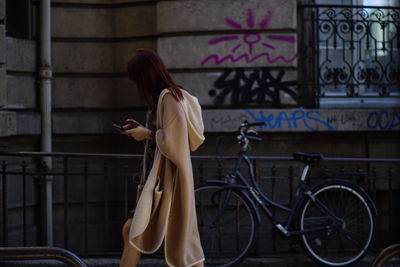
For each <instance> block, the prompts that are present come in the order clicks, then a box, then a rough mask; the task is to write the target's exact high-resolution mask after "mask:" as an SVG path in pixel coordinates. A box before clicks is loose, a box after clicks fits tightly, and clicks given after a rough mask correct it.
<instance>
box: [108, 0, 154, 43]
mask: <svg viewBox="0 0 400 267" xmlns="http://www.w3.org/2000/svg"><path fill="white" fill-rule="evenodd" d="M148 2H149V1H148ZM156 16H157V12H156V5H155V3H152V2H149V5H138V6H130V7H119V8H115V9H113V30H114V37H117V38H118V37H134V36H149V35H155V34H156V33H157V25H156V23H157V17H156Z"/></svg>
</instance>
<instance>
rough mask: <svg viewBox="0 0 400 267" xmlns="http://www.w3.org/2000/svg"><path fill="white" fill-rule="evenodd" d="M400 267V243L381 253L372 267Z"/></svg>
mask: <svg viewBox="0 0 400 267" xmlns="http://www.w3.org/2000/svg"><path fill="white" fill-rule="evenodd" d="M391 266H393V267H394V266H400V243H398V244H393V245H391V246H388V247H387V248H385V249H384V250H382V251H381V253H379V255H378V256H377V257H376V259H375V260H374V262H373V263H372V267H391Z"/></svg>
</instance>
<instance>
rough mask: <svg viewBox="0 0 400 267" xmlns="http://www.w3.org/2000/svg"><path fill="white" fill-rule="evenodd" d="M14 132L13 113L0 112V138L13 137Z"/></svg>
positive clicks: (14, 121) (14, 118)
mask: <svg viewBox="0 0 400 267" xmlns="http://www.w3.org/2000/svg"><path fill="white" fill-rule="evenodd" d="M16 132H17V130H16V117H15V112H8V111H0V136H9V135H15V134H16Z"/></svg>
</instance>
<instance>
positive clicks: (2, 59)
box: [0, 7, 6, 66]
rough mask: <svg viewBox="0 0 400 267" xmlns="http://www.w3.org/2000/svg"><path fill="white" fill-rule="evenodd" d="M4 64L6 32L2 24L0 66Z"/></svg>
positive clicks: (0, 31) (0, 30)
mask: <svg viewBox="0 0 400 267" xmlns="http://www.w3.org/2000/svg"><path fill="white" fill-rule="evenodd" d="M0 8H1V7H0ZM0 20H1V17H0ZM4 63H6V32H5V26H4V24H0V66H2V65H3V64H4Z"/></svg>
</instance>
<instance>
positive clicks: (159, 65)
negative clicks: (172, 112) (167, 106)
mask: <svg viewBox="0 0 400 267" xmlns="http://www.w3.org/2000/svg"><path fill="white" fill-rule="evenodd" d="M127 71H128V76H129V79H131V80H132V81H134V82H135V83H136V87H137V89H138V91H139V94H140V97H141V98H142V100H144V101H145V103H146V104H147V107H148V108H149V109H150V110H151V111H153V112H155V111H156V110H157V102H158V97H159V95H160V93H161V91H162V90H163V89H164V88H168V89H169V90H170V91H171V93H172V95H173V96H174V97H175V99H176V100H178V101H179V100H182V99H183V95H182V92H181V90H182V89H184V88H183V87H181V86H179V85H177V84H176V83H174V81H173V80H172V78H171V75H170V74H169V72H168V70H167V69H166V67H165V65H164V63H163V62H162V60H161V58H160V57H159V56H158V55H157V54H156V52H154V51H153V50H151V49H148V48H139V49H136V52H135V54H134V55H133V57H132V58H131V59H130V60H129V62H128V65H127Z"/></svg>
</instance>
